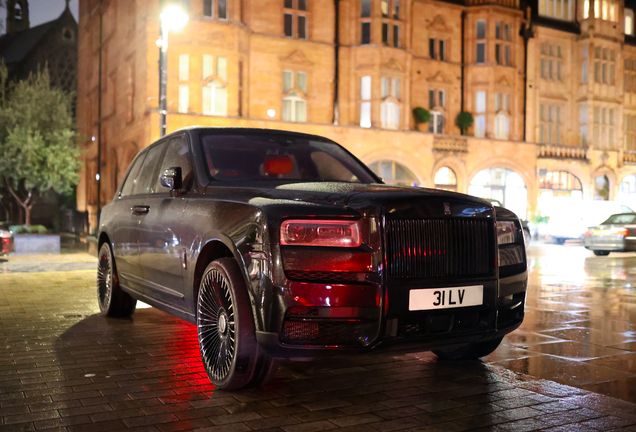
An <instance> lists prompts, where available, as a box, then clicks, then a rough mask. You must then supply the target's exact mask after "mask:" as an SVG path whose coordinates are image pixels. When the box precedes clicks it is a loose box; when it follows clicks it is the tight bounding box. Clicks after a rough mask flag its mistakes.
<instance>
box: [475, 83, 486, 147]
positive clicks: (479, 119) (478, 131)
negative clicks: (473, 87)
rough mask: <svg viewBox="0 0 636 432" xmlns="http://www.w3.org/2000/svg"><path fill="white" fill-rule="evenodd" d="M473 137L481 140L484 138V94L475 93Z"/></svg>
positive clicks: (481, 92)
mask: <svg viewBox="0 0 636 432" xmlns="http://www.w3.org/2000/svg"><path fill="white" fill-rule="evenodd" d="M475 113H476V114H477V115H476V116H475V136H476V137H477V138H483V137H485V136H486V92H484V91H478V92H477V93H475Z"/></svg>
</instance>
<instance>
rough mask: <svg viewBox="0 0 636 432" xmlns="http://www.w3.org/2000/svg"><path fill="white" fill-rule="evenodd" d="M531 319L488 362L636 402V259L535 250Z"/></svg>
mask: <svg viewBox="0 0 636 432" xmlns="http://www.w3.org/2000/svg"><path fill="white" fill-rule="evenodd" d="M528 266H529V270H530V281H529V288H528V300H527V304H526V317H525V320H524V323H523V325H522V326H521V327H520V328H519V330H517V331H516V332H514V333H512V334H510V335H508V336H507V337H506V338H505V339H504V345H502V346H501V347H500V348H499V349H498V350H497V351H496V352H495V353H493V354H492V355H490V356H489V357H487V358H485V359H484V361H487V362H489V363H494V364H498V365H501V366H504V367H506V368H508V369H510V370H512V371H514V372H519V373H524V374H529V375H532V376H534V377H537V378H543V379H548V380H553V381H556V382H559V383H563V384H568V385H572V386H575V387H579V388H583V389H586V390H591V391H594V392H598V393H602V394H606V395H610V396H614V397H617V398H620V399H624V400H628V401H631V402H636V254H633V253H616V254H615V253H612V254H611V255H610V256H607V257H596V256H594V255H593V254H592V252H590V251H587V250H586V249H584V248H583V247H580V246H558V245H551V244H535V245H531V246H530V248H529V250H528Z"/></svg>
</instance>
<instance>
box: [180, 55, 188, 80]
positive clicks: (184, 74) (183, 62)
mask: <svg viewBox="0 0 636 432" xmlns="http://www.w3.org/2000/svg"><path fill="white" fill-rule="evenodd" d="M189 76H190V56H189V55H188V54H181V55H180V56H179V81H187V80H188V78H189Z"/></svg>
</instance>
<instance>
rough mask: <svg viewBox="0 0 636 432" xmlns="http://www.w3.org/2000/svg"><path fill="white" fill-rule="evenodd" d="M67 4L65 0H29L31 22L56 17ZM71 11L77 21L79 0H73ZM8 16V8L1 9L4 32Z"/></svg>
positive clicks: (49, 19) (0, 17)
mask: <svg viewBox="0 0 636 432" xmlns="http://www.w3.org/2000/svg"><path fill="white" fill-rule="evenodd" d="M65 6H66V2H65V0H29V22H30V24H31V27H35V26H36V25H39V24H42V23H45V22H47V21H52V20H54V19H56V18H57V17H59V16H60V15H61V14H62V12H64V8H65ZM71 12H72V13H73V16H74V17H75V20H76V21H77V20H78V17H79V0H71ZM6 16H7V11H6V9H4V8H2V9H0V22H1V23H2V33H4V31H5V28H6Z"/></svg>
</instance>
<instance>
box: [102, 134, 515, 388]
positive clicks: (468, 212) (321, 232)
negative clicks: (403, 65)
mask: <svg viewBox="0 0 636 432" xmlns="http://www.w3.org/2000/svg"><path fill="white" fill-rule="evenodd" d="M99 253H100V255H99V263H98V279H97V294H98V299H99V306H100V308H101V310H102V311H103V313H105V314H106V315H108V316H130V315H131V314H132V313H133V312H134V310H135V304H136V301H137V300H141V301H144V302H146V303H148V304H150V305H152V306H154V307H156V308H158V309H161V310H164V311H166V312H168V313H170V314H173V315H176V316H178V317H181V318H183V319H185V320H187V321H189V322H191V323H194V324H196V326H197V331H198V336H199V345H200V349H201V355H202V358H203V363H204V365H205V369H206V371H207V373H208V375H209V377H210V380H211V381H212V382H213V383H214V384H215V385H216V386H218V388H224V389H237V388H241V387H244V386H247V385H258V384H262V383H263V382H265V381H266V380H267V379H269V378H270V377H271V376H272V375H273V374H274V373H275V370H276V359H278V358H313V357H317V356H320V355H328V354H345V353H349V354H352V353H359V352H364V351H369V350H372V349H375V348H382V347H388V346H391V345H399V346H400V347H402V348H407V349H409V348H410V347H412V348H413V349H418V350H422V349H425V350H433V351H434V352H435V353H436V354H437V355H438V356H439V357H441V358H445V359H466V358H477V357H481V356H484V355H487V354H489V353H491V352H492V351H493V350H495V349H496V348H497V346H498V345H499V343H500V342H501V339H502V337H503V336H504V335H505V334H506V333H509V332H511V331H512V330H514V329H515V328H517V327H518V326H519V325H520V324H521V321H522V320H523V310H524V304H525V295H526V288H527V271H526V254H525V248H524V241H523V231H522V229H521V226H520V223H519V219H518V218H517V217H516V216H515V215H514V214H513V213H512V212H510V211H508V210H506V209H503V208H498V207H497V208H495V207H493V206H492V205H491V204H490V203H488V202H487V201H484V200H481V199H478V198H474V197H470V196H467V195H463V194H457V193H452V192H446V191H439V190H431V189H422V188H410V187H391V186H386V185H383V184H382V182H381V180H380V179H379V178H378V177H376V176H375V174H373V172H371V171H370V170H369V169H368V168H367V167H366V166H365V165H364V164H362V163H361V162H360V161H359V160H358V159H356V158H355V157H354V156H353V155H351V154H350V153H349V152H347V151H346V150H345V149H343V148H342V147H341V146H339V145H338V144H336V143H334V142H332V141H330V140H328V139H325V138H322V137H319V136H312V135H305V134H299V133H290V132H283V131H273V130H258V129H220V128H214V129H212V128H191V129H186V130H181V131H178V132H175V133H173V134H171V135H168V136H166V137H165V138H163V139H161V140H160V141H158V142H156V143H154V144H152V145H150V146H149V147H148V148H146V149H144V150H143V151H141V152H140V153H139V154H138V155H137V157H136V158H135V159H134V161H133V162H132V164H131V166H130V168H129V170H128V173H127V175H126V177H125V180H124V181H123V183H122V185H121V187H120V188H119V190H118V191H117V193H116V195H115V198H114V200H113V202H112V203H110V204H108V205H107V206H106V207H105V208H104V209H103V212H102V214H101V220H100V226H99Z"/></svg>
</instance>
